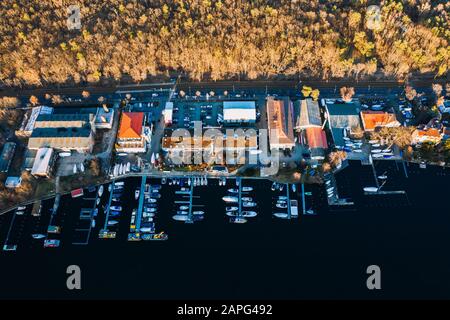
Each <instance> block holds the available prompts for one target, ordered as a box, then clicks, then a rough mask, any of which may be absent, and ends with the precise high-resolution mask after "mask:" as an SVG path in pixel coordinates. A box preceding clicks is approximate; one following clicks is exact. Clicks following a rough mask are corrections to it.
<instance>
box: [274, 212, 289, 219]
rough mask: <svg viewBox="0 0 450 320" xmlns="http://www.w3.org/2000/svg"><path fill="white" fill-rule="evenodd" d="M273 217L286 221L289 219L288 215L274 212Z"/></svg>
mask: <svg viewBox="0 0 450 320" xmlns="http://www.w3.org/2000/svg"><path fill="white" fill-rule="evenodd" d="M273 215H274V216H275V217H277V218H280V219H288V218H289V214H287V213H285V212H276V213H274V214H273Z"/></svg>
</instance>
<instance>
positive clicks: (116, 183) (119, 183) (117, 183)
mask: <svg viewBox="0 0 450 320" xmlns="http://www.w3.org/2000/svg"><path fill="white" fill-rule="evenodd" d="M124 185H125V182H124V181H117V182H114V186H124Z"/></svg>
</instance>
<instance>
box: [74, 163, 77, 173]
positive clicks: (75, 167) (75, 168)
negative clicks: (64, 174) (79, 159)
mask: <svg viewBox="0 0 450 320" xmlns="http://www.w3.org/2000/svg"><path fill="white" fill-rule="evenodd" d="M76 173H77V165H76V164H74V165H73V174H76Z"/></svg>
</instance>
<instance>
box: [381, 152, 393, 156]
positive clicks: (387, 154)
mask: <svg viewBox="0 0 450 320" xmlns="http://www.w3.org/2000/svg"><path fill="white" fill-rule="evenodd" d="M381 155H383V156H393V155H394V153H393V152H382V153H381Z"/></svg>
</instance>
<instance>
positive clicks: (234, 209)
mask: <svg viewBox="0 0 450 320" xmlns="http://www.w3.org/2000/svg"><path fill="white" fill-rule="evenodd" d="M225 210H226V211H238V210H239V208H238V207H226V208H225Z"/></svg>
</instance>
